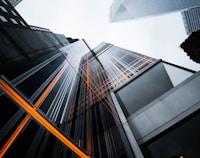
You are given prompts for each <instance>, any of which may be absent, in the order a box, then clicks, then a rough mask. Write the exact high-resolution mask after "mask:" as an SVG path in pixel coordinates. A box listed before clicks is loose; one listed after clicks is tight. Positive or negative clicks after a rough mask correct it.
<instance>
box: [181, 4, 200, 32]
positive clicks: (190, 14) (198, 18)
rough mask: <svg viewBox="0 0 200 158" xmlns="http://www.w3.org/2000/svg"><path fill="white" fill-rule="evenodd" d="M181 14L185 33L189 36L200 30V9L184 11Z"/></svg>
mask: <svg viewBox="0 0 200 158" xmlns="http://www.w3.org/2000/svg"><path fill="white" fill-rule="evenodd" d="M181 14H182V18H183V22H184V26H185V31H186V33H187V34H188V35H190V34H191V33H192V32H196V31H198V30H200V7H196V8H191V9H188V10H186V11H183V12H182V13H181Z"/></svg>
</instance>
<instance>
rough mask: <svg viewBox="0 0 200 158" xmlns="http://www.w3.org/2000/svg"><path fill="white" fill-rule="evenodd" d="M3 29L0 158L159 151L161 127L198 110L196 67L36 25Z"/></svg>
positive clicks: (98, 157) (113, 156) (85, 157)
mask: <svg viewBox="0 0 200 158" xmlns="http://www.w3.org/2000/svg"><path fill="white" fill-rule="evenodd" d="M5 8H6V7H5ZM11 9H12V10H13V8H11ZM7 10H8V12H7V14H9V13H12V12H10V10H9V7H8V8H7ZM3 15H5V14H3ZM9 16H10V15H9ZM12 16H14V15H13V14H12ZM5 17H8V16H5ZM20 18H21V17H20ZM21 20H23V19H22V18H21ZM0 29H1V30H0V35H1V36H0V51H1V54H0V120H1V121H0V133H1V134H0V157H5V158H10V157H27V158H30V157H52V158H57V157H59V158H76V157H81V158H90V157H92V158H125V157H127V158H134V157H136V158H143V157H144V156H145V157H150V156H151V157H156V156H157V155H156V152H155V151H160V149H159V147H161V145H162V144H163V142H162V141H163V140H165V139H166V138H168V136H166V137H165V135H164V134H163V133H165V132H166V133H167V132H169V133H170V132H172V133H176V131H179V132H180V130H179V127H178V123H179V122H180V121H181V120H183V119H185V118H187V117H190V115H192V113H195V112H196V111H198V109H199V108H200V101H199V98H200V96H199V95H200V87H199V85H200V84H199V81H200V74H199V73H196V74H195V75H193V73H194V72H193V71H189V70H185V69H181V68H179V67H177V66H174V65H172V64H169V63H164V64H163V62H162V61H161V60H157V59H154V58H151V57H148V56H145V55H142V54H139V53H136V52H133V51H129V50H126V49H123V48H119V47H117V46H114V45H112V44H109V43H101V44H100V45H98V46H97V47H96V48H94V49H93V50H90V49H89V48H88V46H87V44H86V43H85V41H83V40H76V39H71V38H66V37H65V36H64V35H60V34H54V33H52V32H51V31H50V30H46V29H42V28H39V27H34V26H31V27H30V26H29V25H27V27H24V26H18V25H14V24H11V23H10V24H4V23H1V25H0ZM180 69H181V70H180ZM177 75H178V76H179V77H177ZM184 94H185V95H184ZM191 94H193V95H192V96H191ZM183 95H184V97H183ZM195 120H196V118H195ZM197 121H198V117H197ZM197 121H195V122H194V124H190V123H189V125H188V128H187V129H189V127H190V126H191V129H194V130H196V131H197V132H196V133H198V131H199V127H197V126H196V122H197ZM184 123H185V122H184ZM185 125H187V123H186V124H185ZM193 125H195V126H196V128H194V127H193ZM175 127H177V128H178V130H176V129H177V128H175ZM168 128H172V129H175V130H172V131H170V130H171V129H170V130H168ZM185 129H186V128H185V127H184V128H183V130H185ZM184 132H185V131H184ZM196 133H195V132H194V133H192V132H191V134H194V135H197V134H196ZM160 134H161V137H160V138H159V139H158V141H157V137H158V136H160ZM169 135H170V134H169ZM171 138H172V137H170V139H171ZM177 138H178V137H177ZM198 138H199V137H198ZM180 139H182V137H180ZM159 141H161V144H159ZM177 141H178V140H177ZM152 142H153V143H152ZM183 142H187V141H185V140H184V139H183ZM189 144H190V143H189ZM169 146H170V144H169ZM184 147H185V146H184ZM186 147H187V146H186ZM196 147H199V146H198V144H197V143H196V144H194V150H193V152H194V153H196V152H197V150H196ZM177 150H178V149H177ZM174 151H175V150H174ZM181 151H182V150H181ZM169 153H170V154H171V153H172V151H171V150H170V151H169ZM188 153H189V152H188ZM188 153H187V152H185V153H183V154H188ZM170 154H166V155H167V156H168V155H170ZM172 154H173V153H172ZM162 156H163V155H162ZM164 156H165V155H164ZM164 156H163V157H164ZM157 157H159V156H157Z"/></svg>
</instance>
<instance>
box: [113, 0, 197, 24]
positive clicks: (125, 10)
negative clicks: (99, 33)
mask: <svg viewBox="0 0 200 158" xmlns="http://www.w3.org/2000/svg"><path fill="white" fill-rule="evenodd" d="M199 5H200V2H199V1H194V0H193V1H191V0H176V1H174V0H162V1H161V0H115V1H114V3H113V4H112V5H111V7H110V20H111V21H112V22H115V21H121V20H128V19H136V18H141V17H147V16H154V15H160V14H164V13H170V12H175V11H183V10H187V9H189V8H194V7H197V6H199Z"/></svg>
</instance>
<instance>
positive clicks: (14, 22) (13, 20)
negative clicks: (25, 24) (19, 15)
mask: <svg viewBox="0 0 200 158" xmlns="http://www.w3.org/2000/svg"><path fill="white" fill-rule="evenodd" d="M10 20H11V21H12V23H13V24H18V23H17V21H16V20H15V19H13V18H10Z"/></svg>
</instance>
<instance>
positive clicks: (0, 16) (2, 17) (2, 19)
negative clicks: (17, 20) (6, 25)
mask: <svg viewBox="0 0 200 158" xmlns="http://www.w3.org/2000/svg"><path fill="white" fill-rule="evenodd" d="M0 19H1V21H2V22H8V21H7V20H6V18H5V17H4V16H2V15H0Z"/></svg>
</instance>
